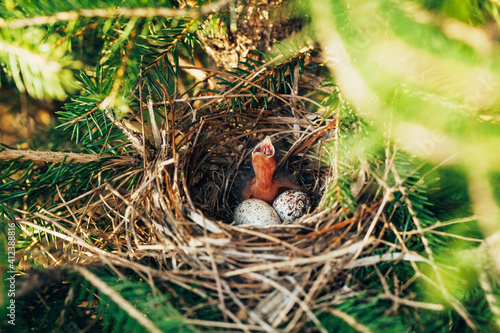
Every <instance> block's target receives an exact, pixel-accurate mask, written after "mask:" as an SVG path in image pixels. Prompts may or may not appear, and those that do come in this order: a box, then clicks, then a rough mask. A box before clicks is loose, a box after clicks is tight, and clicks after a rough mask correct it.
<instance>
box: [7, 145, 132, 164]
mask: <svg viewBox="0 0 500 333" xmlns="http://www.w3.org/2000/svg"><path fill="white" fill-rule="evenodd" d="M17 158H20V159H27V160H30V161H33V162H45V163H63V162H71V163H89V162H98V161H101V160H107V163H112V164H114V165H117V166H118V165H130V163H133V162H134V161H136V159H135V158H133V157H129V156H114V155H108V154H104V155H91V154H82V153H79V154H78V153H64V152H52V151H31V150H17V149H4V150H2V151H0V159H2V160H13V159H17ZM108 159H109V160H108Z"/></svg>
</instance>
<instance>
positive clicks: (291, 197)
mask: <svg viewBox="0 0 500 333" xmlns="http://www.w3.org/2000/svg"><path fill="white" fill-rule="evenodd" d="M310 206H311V200H310V199H309V197H308V196H307V194H305V193H304V192H301V191H297V190H288V191H285V192H283V193H281V194H280V195H279V196H278V197H277V198H276V199H275V200H274V202H273V208H274V209H275V210H276V212H277V213H278V215H279V217H280V219H281V221H283V222H293V221H295V220H296V219H298V218H299V217H302V216H303V215H304V214H305V213H307V210H308V209H309V207H310Z"/></svg>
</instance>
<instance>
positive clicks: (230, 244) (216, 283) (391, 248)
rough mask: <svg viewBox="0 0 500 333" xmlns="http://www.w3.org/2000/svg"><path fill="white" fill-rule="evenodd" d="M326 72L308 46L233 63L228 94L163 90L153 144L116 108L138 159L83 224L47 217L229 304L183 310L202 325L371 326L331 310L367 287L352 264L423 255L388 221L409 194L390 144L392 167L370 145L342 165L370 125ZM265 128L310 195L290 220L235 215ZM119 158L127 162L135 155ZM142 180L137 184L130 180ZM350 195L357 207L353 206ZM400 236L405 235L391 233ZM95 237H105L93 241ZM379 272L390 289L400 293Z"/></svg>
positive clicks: (80, 241) (154, 276) (135, 265)
mask: <svg viewBox="0 0 500 333" xmlns="http://www.w3.org/2000/svg"><path fill="white" fill-rule="evenodd" d="M273 61H274V60H273ZM300 61H302V62H303V63H302V65H303V67H304V71H303V72H302V73H299V70H298V69H297V68H298V67H299V65H300V63H298V62H300ZM291 64H293V66H292V65H291ZM304 65H305V66H304ZM280 66H281V67H280ZM294 66H295V67H294ZM280 70H281V72H280ZM316 70H317V66H316V65H315V64H314V63H309V64H308V59H307V57H306V56H305V54H304V53H299V54H298V55H297V56H295V58H293V59H292V60H287V61H284V63H283V64H281V65H280V64H274V65H272V66H271V65H269V64H267V65H266V64H264V65H260V66H254V67H253V69H252V70H251V71H249V72H248V73H246V74H244V75H243V74H242V73H241V72H239V73H238V75H234V74H231V73H229V74H227V75H229V76H230V78H231V79H232V80H233V82H235V83H234V84H232V85H230V86H228V87H227V88H225V89H223V90H222V91H221V92H220V93H219V94H217V95H214V94H213V93H212V92H210V93H202V92H201V91H200V94H197V95H196V96H193V97H188V98H185V97H182V96H180V97H178V98H177V97H172V96H169V95H168V93H166V94H165V95H164V96H161V94H158V95H152V96H151V98H150V99H148V100H147V103H145V102H144V101H140V102H141V103H142V106H141V110H143V112H144V114H147V113H148V112H149V114H150V119H151V118H153V117H154V114H155V113H156V115H157V116H158V115H159V116H161V117H163V121H162V123H161V125H156V124H155V123H154V122H152V123H151V125H150V126H149V125H148V126H147V128H146V132H147V133H148V134H147V135H146V136H147V137H148V140H147V141H146V138H145V137H141V136H139V135H137V133H134V132H133V131H132V130H130V129H128V127H127V126H125V125H124V123H123V122H120V121H118V120H117V119H116V118H114V117H112V116H111V115H110V111H109V110H105V112H106V113H107V116H108V118H109V119H110V121H112V122H113V124H114V125H115V126H117V127H118V128H120V129H121V130H122V131H123V132H124V133H125V134H126V135H127V136H128V138H129V142H130V144H131V145H132V146H134V148H135V150H136V151H137V152H138V157H137V163H136V165H135V166H134V168H131V169H128V170H127V171H124V173H121V174H118V175H116V176H114V178H108V180H106V181H105V182H104V183H102V184H101V185H99V186H96V187H95V189H93V190H92V191H89V192H88V193H87V194H86V195H87V198H89V199H88V200H89V201H88V202H87V203H86V204H84V205H83V206H82V208H81V209H80V210H79V211H78V213H79V214H80V213H82V212H83V213H82V214H85V221H86V222H85V223H83V224H80V222H78V223H75V225H74V228H71V227H70V224H68V223H69V220H70V219H71V217H68V218H66V219H63V220H61V221H63V222H64V223H66V224H65V225H66V227H63V226H59V225H58V224H56V223H57V222H56V220H55V219H53V218H49V217H47V218H46V220H47V221H50V222H51V223H53V224H55V225H56V226H57V227H58V228H59V229H60V230H61V233H63V231H64V233H66V234H67V235H68V236H67V237H66V238H64V239H69V238H70V239H71V240H72V241H71V242H72V244H74V245H77V247H79V248H80V249H84V250H83V252H82V251H80V252H81V255H82V258H83V257H85V256H86V254H87V253H88V252H87V251H90V252H91V253H94V256H90V257H89V256H87V257H88V258H89V260H94V261H95V260H101V261H100V262H102V263H105V264H106V265H108V266H110V267H111V268H112V269H113V270H115V271H116V269H115V268H114V267H116V266H119V267H122V268H124V269H132V270H134V271H136V272H137V273H138V274H139V275H140V276H142V277H144V279H145V281H148V283H150V284H151V285H152V286H153V287H154V288H156V287H158V284H163V281H168V282H169V283H171V284H173V285H176V286H178V287H180V288H183V289H185V290H186V292H190V293H194V294H196V295H198V296H199V297H200V299H201V300H202V301H201V303H203V304H206V305H207V306H212V307H213V306H216V307H218V309H219V310H220V313H221V315H220V317H219V318H215V319H216V320H213V321H208V320H200V318H202V319H206V318H203V316H201V315H200V316H198V315H197V311H196V309H189V310H187V311H186V312H185V313H182V314H183V315H184V316H185V317H187V318H190V320H188V322H190V323H192V324H196V325H201V326H208V327H218V328H226V329H232V330H242V331H246V332H249V331H262V330H263V331H276V330H279V331H284V332H289V331H299V330H301V329H302V328H305V327H306V326H308V327H314V328H311V330H312V331H322V332H324V331H326V330H325V328H324V327H323V325H322V323H321V321H320V319H319V318H318V316H319V315H320V314H321V313H322V312H327V313H329V314H333V315H334V316H337V317H340V318H342V320H344V321H346V322H347V323H349V324H350V325H354V326H356V325H357V326H356V327H357V328H360V327H361V329H362V328H363V327H362V325H361V324H359V323H355V321H354V319H353V318H352V317H350V316H349V315H347V314H345V313H343V312H341V311H339V310H334V309H333V307H334V305H335V304H338V303H340V302H342V300H345V299H347V298H355V297H357V296H358V295H360V294H361V293H362V292H363V285H362V282H361V281H359V280H357V278H356V277H355V275H354V274H353V272H354V271H356V270H359V269H363V267H365V266H368V265H374V264H377V263H380V262H383V261H395V260H401V259H404V260H407V261H408V260H409V261H420V260H424V259H423V258H422V257H420V256H418V255H416V254H414V253H410V251H408V249H407V248H406V246H405V243H404V241H403V239H402V236H401V235H402V233H401V232H400V231H398V230H397V229H396V227H395V225H394V224H392V223H391V222H390V221H391V219H392V218H393V216H391V214H394V212H395V208H394V207H395V206H394V205H393V206H392V208H391V209H389V204H390V203H391V202H392V201H393V200H394V193H396V192H398V193H402V194H403V196H402V198H403V199H401V200H400V201H401V202H402V203H404V202H405V201H404V200H406V199H405V198H406V197H405V191H406V188H405V183H404V181H402V180H401V179H399V178H398V177H399V176H398V174H397V172H396V169H395V168H394V164H393V162H394V155H391V154H386V161H387V162H385V165H384V166H383V167H381V165H380V163H379V164H376V162H373V161H372V162H370V163H372V164H370V163H369V162H368V161H367V159H366V158H364V157H362V156H361V157H360V156H358V157H353V161H354V160H355V159H357V160H356V161H355V163H354V162H353V165H355V167H352V168H350V169H349V168H347V169H346V167H345V166H342V165H341V163H340V162H339V158H338V157H339V156H338V154H339V138H341V137H344V139H345V133H347V132H352V133H354V132H361V131H359V126H360V122H359V121H350V122H346V123H345V124H344V125H342V124H343V123H342V122H341V121H340V117H339V115H340V114H341V111H342V110H344V111H345V109H343V108H344V107H345V106H346V104H345V103H344V102H343V101H342V98H341V95H340V93H339V92H338V91H336V93H335V94H332V91H333V90H334V88H331V87H330V88H320V87H319V85H318V77H317V71H316ZM217 74H218V75H221V76H223V75H226V74H224V73H217ZM277 76H278V77H277ZM282 78H283V79H284V81H281V82H282V83H281V87H285V88H286V89H283V90H284V91H281V92H280V91H273V90H270V89H269V88H266V87H268V85H266V82H269V80H271V81H272V82H279V81H280V80H281V79H282ZM209 79H212V77H208V78H207V80H209ZM285 81H286V82H291V84H288V85H287V84H286V82H285ZM207 82H208V81H207ZM328 89H330V90H328ZM157 91H162V90H161V87H160V88H159V89H158V90H157ZM332 95H335V96H336V98H337V100H338V101H340V102H338V103H337V104H335V105H336V106H335V107H333V108H332V107H330V106H328V105H327V106H322V105H321V104H319V103H318V101H320V100H322V99H324V98H326V99H328V98H329V97H328V96H332ZM138 100H139V99H138ZM327 104H328V103H327ZM132 118H133V117H130V118H129V120H133V119H132ZM136 118H139V117H138V116H136ZM342 126H343V127H342ZM143 130H144V127H143ZM266 136H270V137H271V138H272V140H273V143H274V145H275V148H276V151H277V155H278V158H277V162H278V170H280V171H279V172H281V173H286V174H288V175H289V176H290V177H293V178H294V181H295V183H296V184H298V185H300V186H301V187H302V188H303V189H304V191H305V192H307V194H308V195H309V196H310V197H311V199H312V200H311V201H312V206H311V208H310V210H309V212H308V213H307V214H306V215H304V216H302V217H301V218H300V219H299V220H297V221H295V222H294V223H291V224H283V225H277V226H268V227H265V228H258V227H243V226H236V225H234V223H233V212H234V209H235V207H236V206H237V205H238V203H239V202H240V201H241V190H242V186H244V184H245V179H248V178H249V177H251V176H252V165H251V154H252V149H253V148H254V147H255V145H256V144H257V143H258V142H260V141H261V140H262V139H263V138H264V137H266ZM110 163H117V165H118V167H120V168H123V161H121V162H120V161H118V162H113V161H111V162H110ZM381 163H382V164H383V162H381ZM108 165H112V164H108ZM389 178H391V179H392V183H391V185H389V183H390V181H389V180H390V179H389ZM99 179H100V178H99ZM131 179H135V181H134V184H136V185H134V186H133V187H131V188H130V187H129V188H128V189H127V186H129V184H130V180H131ZM342 179H344V180H346V179H348V180H349V181H343V182H342V181H341V180H342ZM345 184H350V185H349V186H348V188H344V185H345ZM347 195H350V196H352V200H353V201H352V204H351V205H346V204H345V202H346V200H345V196H347ZM81 198H84V196H82V197H81ZM81 198H80V199H81ZM65 205H66V203H65ZM62 208H64V207H62ZM410 208H411V207H410ZM87 212H93V213H92V214H90V213H87ZM409 212H410V214H411V213H412V211H411V209H410V210H409ZM40 216H41V215H40ZM50 216H56V215H55V214H52V215H50ZM413 218H414V223H415V225H416V226H417V227H419V225H418V219H417V218H416V217H415V216H414V217H413ZM105 220H108V221H110V224H109V225H108V230H107V231H103V230H104V229H103V223H104V222H102V221H105ZM70 229H71V230H70ZM44 230H45V229H44ZM406 231H407V230H406ZM61 233H58V235H61ZM389 234H390V235H391V239H392V240H394V239H396V240H395V241H393V242H389V241H387V239H388V237H387V236H388V235H389ZM88 235H92V237H95V236H97V237H98V238H99V239H100V241H96V242H95V243H92V242H90V239H91V238H89V237H88ZM68 237H69V238H68ZM84 239H87V240H88V241H85V240H84ZM103 249H111V251H104V250H103ZM82 260H83V259H82ZM82 262H83V261H82ZM377 272H378V274H379V271H378V270H377ZM82 274H84V275H85V276H90V275H89V274H87V273H82ZM119 274H121V273H119ZM379 277H380V280H381V284H382V285H383V286H384V294H383V295H384V297H387V298H390V299H395V300H398V302H400V303H402V302H403V301H404V300H402V299H399V298H397V297H396V296H394V295H393V294H391V293H390V292H389V289H388V288H386V284H385V283H386V282H385V278H383V277H382V276H381V275H380V274H379ZM179 298H182V297H181V296H179ZM202 307H203V306H202V305H199V306H197V308H202ZM360 325H361V326H360Z"/></svg>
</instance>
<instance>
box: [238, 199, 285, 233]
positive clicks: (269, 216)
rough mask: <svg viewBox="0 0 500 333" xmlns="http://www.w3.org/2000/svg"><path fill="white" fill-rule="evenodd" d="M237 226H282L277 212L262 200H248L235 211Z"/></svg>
mask: <svg viewBox="0 0 500 333" xmlns="http://www.w3.org/2000/svg"><path fill="white" fill-rule="evenodd" d="M234 222H235V224H236V225H252V226H256V227H267V226H270V225H276V224H281V221H280V218H279V216H278V214H277V213H276V211H275V210H274V209H273V207H271V205H269V204H268V203H267V202H265V201H263V200H260V199H247V200H245V201H243V202H242V203H240V204H239V205H238V207H236V210H235V211H234Z"/></svg>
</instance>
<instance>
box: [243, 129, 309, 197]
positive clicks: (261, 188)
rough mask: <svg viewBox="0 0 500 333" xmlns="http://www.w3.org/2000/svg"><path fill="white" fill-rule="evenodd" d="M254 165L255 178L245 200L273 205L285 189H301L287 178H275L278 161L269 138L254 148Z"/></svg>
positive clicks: (248, 188) (247, 188)
mask: <svg viewBox="0 0 500 333" xmlns="http://www.w3.org/2000/svg"><path fill="white" fill-rule="evenodd" d="M252 165H253V170H254V171H255V178H253V179H252V180H251V181H250V183H249V185H248V186H247V187H246V188H245V189H244V190H243V193H242V197H243V200H246V199H250V198H255V199H261V200H264V201H266V202H267V203H268V204H272V203H273V201H274V199H276V197H277V196H278V195H279V194H280V193H281V192H282V191H283V189H292V190H300V189H301V188H300V186H298V185H295V184H294V183H293V182H292V181H290V180H289V179H287V178H286V177H280V178H274V172H275V171H276V160H275V159H274V146H273V143H272V141H271V138H270V137H269V136H267V137H266V138H265V139H264V140H263V141H262V142H261V143H259V144H258V145H257V146H256V147H255V148H254V150H253V152H252Z"/></svg>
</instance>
